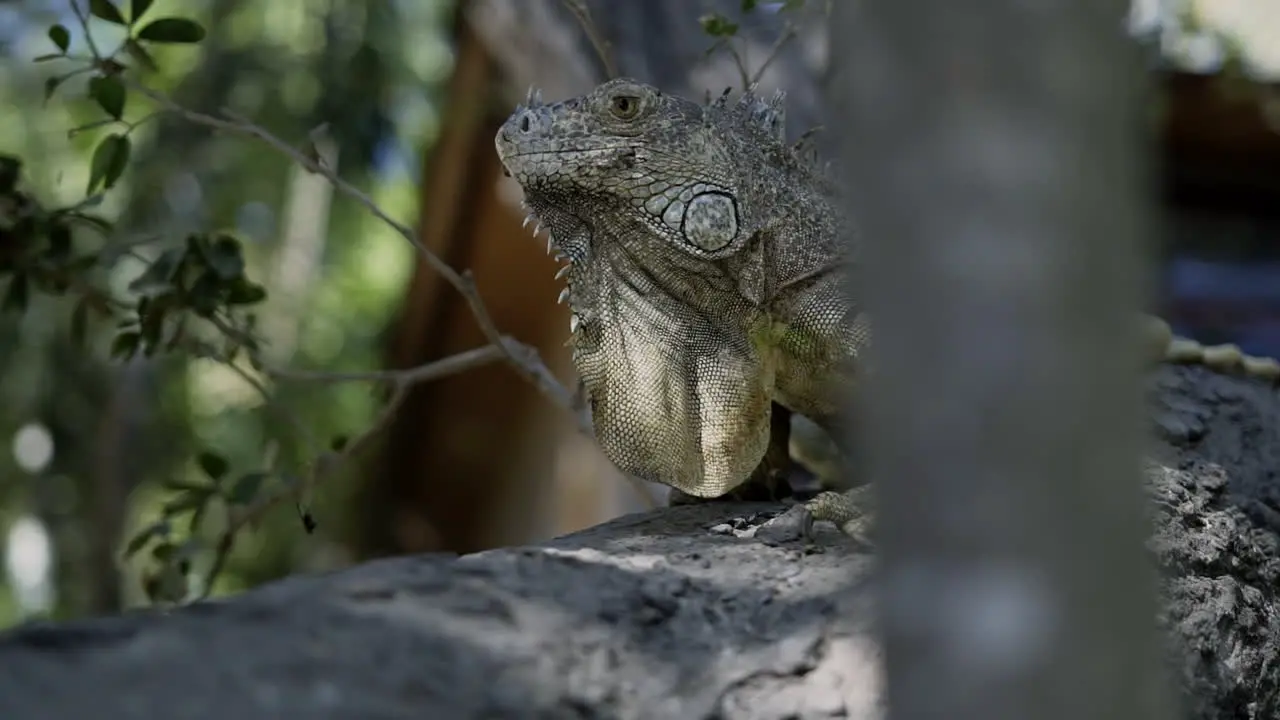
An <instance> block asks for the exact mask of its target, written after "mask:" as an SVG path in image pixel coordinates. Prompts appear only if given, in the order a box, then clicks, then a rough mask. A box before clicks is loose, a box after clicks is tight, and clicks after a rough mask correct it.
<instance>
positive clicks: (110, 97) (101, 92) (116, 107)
mask: <svg viewBox="0 0 1280 720" xmlns="http://www.w3.org/2000/svg"><path fill="white" fill-rule="evenodd" d="M89 97H91V98H93V99H94V100H95V101H97V103H98V106H99V107H101V108H102V110H103V112H105V113H106V114H108V115H110V116H111V117H113V118H115V119H116V120H119V119H120V117H121V116H122V115H124V103H125V98H126V97H127V96H126V94H125V90H124V82H123V81H122V80H121V79H120V77H119V76H118V75H105V76H100V77H95V78H90V80H89Z"/></svg>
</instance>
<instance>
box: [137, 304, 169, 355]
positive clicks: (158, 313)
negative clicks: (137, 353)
mask: <svg viewBox="0 0 1280 720" xmlns="http://www.w3.org/2000/svg"><path fill="white" fill-rule="evenodd" d="M168 310H169V305H168V304H167V303H151V304H150V306H149V307H148V308H147V312H146V313H145V314H143V313H139V315H140V318H139V319H140V320H141V322H139V323H138V333H139V334H141V335H142V352H143V354H145V355H146V356H147V357H151V356H152V355H154V354H155V352H156V350H158V349H159V348H160V341H161V340H163V337H162V335H163V334H164V318H165V315H166V314H167V313H168Z"/></svg>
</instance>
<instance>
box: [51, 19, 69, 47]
mask: <svg viewBox="0 0 1280 720" xmlns="http://www.w3.org/2000/svg"><path fill="white" fill-rule="evenodd" d="M49 39H50V40H52V41H53V44H54V45H57V46H58V49H59V50H61V51H62V54H63V55H66V54H67V48H69V47H71V33H70V32H69V31H68V30H67V26H66V25H62V24H58V25H54V26H53V27H51V28H49Z"/></svg>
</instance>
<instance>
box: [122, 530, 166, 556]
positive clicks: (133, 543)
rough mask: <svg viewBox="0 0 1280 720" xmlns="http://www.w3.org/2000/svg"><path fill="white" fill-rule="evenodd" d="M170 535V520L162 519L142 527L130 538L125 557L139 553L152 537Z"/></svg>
mask: <svg viewBox="0 0 1280 720" xmlns="http://www.w3.org/2000/svg"><path fill="white" fill-rule="evenodd" d="M168 535H169V521H168V520H160V521H157V522H153V523H151V524H150V525H148V526H146V527H144V528H142V529H141V530H139V531H138V533H137V534H136V535H134V536H133V537H132V538H129V544H128V545H126V546H125V548H124V556H125V559H128V558H131V557H133V556H134V555H137V554H138V551H139V550H141V549H142V548H144V547H146V545H147V543H149V542H151V540H152V538H156V537H167V536H168Z"/></svg>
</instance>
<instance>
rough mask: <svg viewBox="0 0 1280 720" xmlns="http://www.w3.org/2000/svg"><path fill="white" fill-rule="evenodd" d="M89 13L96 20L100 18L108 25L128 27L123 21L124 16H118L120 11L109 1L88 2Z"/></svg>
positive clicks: (90, 0)
mask: <svg viewBox="0 0 1280 720" xmlns="http://www.w3.org/2000/svg"><path fill="white" fill-rule="evenodd" d="M89 12H90V13H91V14H92V15H93V16H94V17H96V18H101V19H103V20H106V21H107V22H109V23H115V24H116V25H126V26H127V25H128V24H129V23H127V22H125V21H124V16H123V15H121V14H120V10H119V9H118V8H116V5H115V3H113V2H111V0H89Z"/></svg>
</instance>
